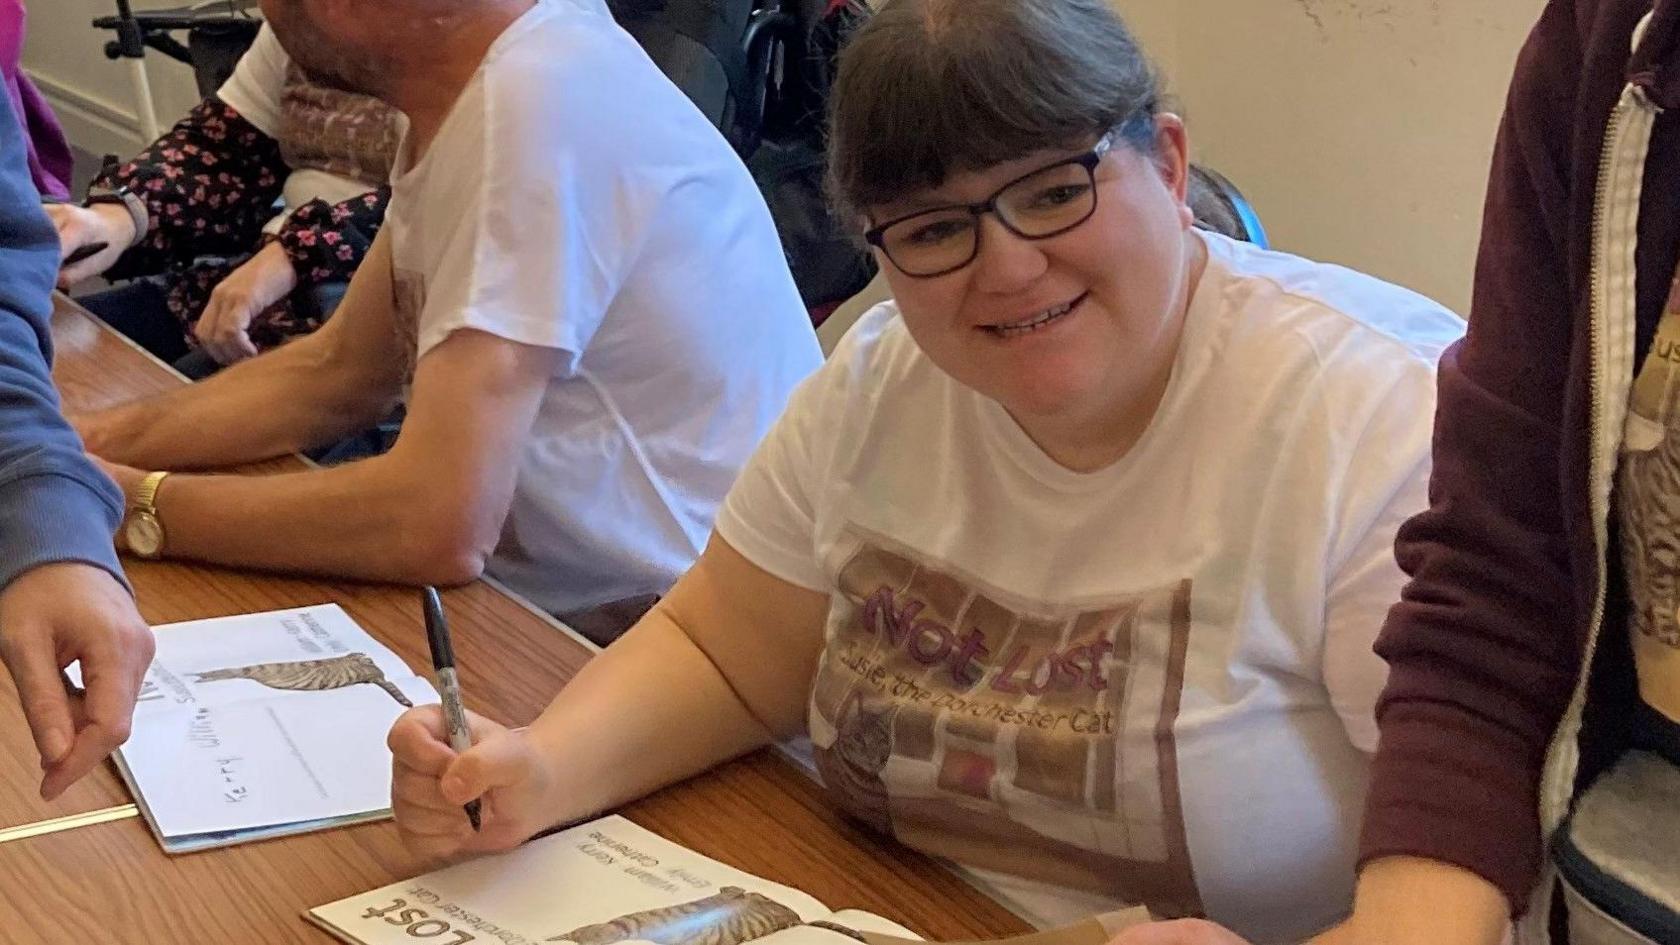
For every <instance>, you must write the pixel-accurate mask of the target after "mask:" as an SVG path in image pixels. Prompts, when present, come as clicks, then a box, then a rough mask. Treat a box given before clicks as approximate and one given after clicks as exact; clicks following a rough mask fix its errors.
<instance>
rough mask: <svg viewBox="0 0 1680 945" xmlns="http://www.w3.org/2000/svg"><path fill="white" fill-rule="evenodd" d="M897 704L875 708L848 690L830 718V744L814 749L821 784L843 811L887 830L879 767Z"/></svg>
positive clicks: (888, 748)
mask: <svg viewBox="0 0 1680 945" xmlns="http://www.w3.org/2000/svg"><path fill="white" fill-rule="evenodd" d="M898 709H899V706H898V703H889V704H887V705H885V706H883V707H881V708H875V707H873V706H871V705H870V700H868V699H867V698H865V697H864V695H863V694H862V693H858V692H854V693H852V695H850V696H849V697H847V699H846V701H845V702H844V703H842V705H841V707H840V714H839V717H838V718H837V719H835V724H834V727H835V737H834V744H833V745H831V746H830V747H829V748H827V749H826V750H818V751H816V752H815V753H814V754H815V757H816V762H817V771H818V773H819V774H821V775H822V780H823V785H824V786H826V787H827V788H828V790H829V791H830V792H831V793H832V794H833V795H834V797H835V798H836V799H837V800H839V801H840V802H841V804H842V805H843V806H844V807H845V809H846V812H847V813H849V814H851V815H852V816H854V817H857V818H858V819H860V820H862V821H863V822H865V823H867V824H869V825H870V826H872V827H874V828H875V829H876V830H880V831H882V832H884V833H891V832H892V812H891V809H890V807H889V804H888V797H887V785H886V782H885V781H884V780H882V778H881V772H882V771H885V770H886V767H887V761H888V760H889V759H891V758H892V748H893V723H894V722H895V721H897V719H898Z"/></svg>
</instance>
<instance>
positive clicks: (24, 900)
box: [0, 299, 1025, 945]
mask: <svg viewBox="0 0 1680 945" xmlns="http://www.w3.org/2000/svg"><path fill="white" fill-rule="evenodd" d="M53 336H54V339H55V341H56V344H57V355H56V356H57V364H56V367H55V370H54V377H55V379H56V380H57V382H58V386H59V389H60V390H61V391H62V393H63V396H64V400H65V403H66V406H67V408H68V409H71V410H87V409H91V408H96V407H100V406H105V405H108V404H112V403H117V402H121V401H126V400H130V399H133V398H135V397H138V396H142V395H145V394H149V393H154V392H157V391H161V390H166V389H168V388H170V387H172V386H174V385H176V384H179V383H181V381H180V379H179V378H178V377H177V376H175V375H174V374H173V372H171V371H169V370H168V369H166V368H164V367H163V366H162V365H161V364H160V363H158V362H157V361H155V360H152V359H151V358H150V357H148V356H147V355H145V354H144V353H142V352H140V351H139V350H138V349H136V348H134V347H132V346H131V345H129V344H128V342H126V341H125V340H124V339H122V338H121V337H119V336H117V335H115V334H114V333H112V332H110V331H109V330H108V329H106V328H105V327H104V326H103V325H101V324H100V323H99V322H97V321H95V320H93V319H92V318H91V317H89V316H88V315H86V314H85V313H84V312H82V311H81V310H79V309H78V308H76V307H75V306H74V305H73V303H70V302H68V301H67V300H62V299H61V301H60V304H59V306H58V311H57V312H56V313H55V316H54V323H53ZM127 565H128V568H129V575H130V577H131V578H132V580H133V582H134V586H135V589H136V591H137V594H138V597H139V603H140V610H141V612H142V613H143V614H144V615H145V617H146V619H147V620H148V621H150V622H152V623H154V624H159V623H168V622H171V621H177V620H189V619H195V618H201V617H215V616H222V615H227V614H235V613H244V612H251V611H262V610H271V609H275V608H280V607H292V606H299V605H306V604H317V603H323V602H328V601H335V602H337V603H339V604H341V605H342V606H343V607H344V608H345V610H347V611H348V612H349V613H350V615H351V616H352V617H354V618H355V619H356V621H357V623H359V624H361V626H362V627H364V628H365V629H366V630H367V631H368V632H370V633H371V634H373V635H374V636H375V637H377V638H378V639H379V640H380V641H381V642H383V643H384V644H386V645H387V646H389V647H391V648H392V649H393V650H395V651H396V652H397V653H398V654H399V655H400V656H402V657H403V659H404V660H406V661H407V662H408V663H409V665H410V666H415V667H425V666H426V665H427V664H428V657H427V652H426V644H425V635H424V634H423V633H422V632H421V630H420V627H421V625H422V624H421V618H420V610H419V606H418V602H417V599H416V595H415V594H414V592H413V591H412V590H410V589H406V588H398V587H391V586H386V585H373V584H361V583H355V582H348V581H322V580H301V579H289V578H279V577H272V576H267V575H257V574H250V573H243V572H236V571H230V570H223V569H218V568H209V567H198V566H188V565H181V564H170V563H148V562H142V561H129V562H127ZM444 601H445V606H446V607H448V609H449V611H450V614H451V618H452V621H451V622H452V626H453V628H454V630H455V645H456V652H457V655H458V657H459V660H460V664H461V667H462V676H463V679H462V685H463V688H464V690H465V691H466V692H467V693H469V694H470V696H469V697H470V699H471V701H472V702H473V706H474V708H476V709H478V710H479V711H481V712H484V713H485V714H487V715H489V716H491V717H493V718H497V719H499V720H501V721H504V722H508V723H514V724H518V723H523V722H526V721H529V720H530V719H531V718H533V717H534V716H535V715H536V713H537V712H538V711H539V710H540V709H541V708H542V706H543V705H544V704H546V702H547V701H548V699H549V697H550V696H551V695H552V694H553V693H554V691H555V690H556V689H557V688H558V687H559V686H560V684H561V683H562V682H563V681H564V680H566V679H568V678H570V676H571V675H572V674H573V673H575V672H576V671H577V670H578V668H579V667H580V666H582V665H583V664H584V663H585V662H586V661H587V660H588V659H589V658H590V654H591V650H590V648H589V647H588V646H587V645H585V644H584V643H582V642H581V640H580V639H578V638H576V637H573V636H571V635H569V633H568V632H567V631H565V630H564V629H563V628H561V627H560V626H559V625H558V624H556V623H555V622H554V621H552V620H550V619H549V618H548V617H546V616H544V615H541V614H539V613H537V612H536V611H534V610H533V609H531V608H530V607H528V606H526V605H524V604H522V603H520V602H518V601H517V600H515V599H514V598H511V597H509V596H508V595H506V594H504V593H502V592H500V591H498V590H496V589H495V588H493V587H492V586H490V585H489V584H486V583H482V582H480V583H477V584H474V585H471V586H469V587H465V588H461V589H458V590H453V591H449V592H447V593H446V594H445V596H444ZM0 750H3V751H4V753H5V757H6V758H7V761H6V763H4V764H0V826H11V825H16V824H23V823H31V822H34V821H38V820H42V819H46V818H49V817H57V816H62V815H64V814H70V813H77V812H81V811H88V810H93V809H97V808H103V807H107V806H110V805H115V804H123V803H126V802H128V800H129V798H128V795H127V792H126V791H125V790H124V788H123V786H122V783H121V782H120V781H119V780H118V778H117V777H116V775H115V773H114V772H113V771H112V770H111V769H110V767H109V766H108V765H107V766H105V767H102V768H101V769H99V770H97V771H95V772H94V773H93V774H92V775H90V776H89V777H87V778H85V779H83V781H82V782H81V783H79V784H77V785H75V786H74V787H72V788H71V789H70V791H69V792H68V793H66V794H65V796H64V797H62V798H60V799H59V801H57V802H56V803H53V804H47V803H45V802H43V801H42V800H40V798H39V796H38V794H37V793H36V788H37V782H38V770H37V763H36V755H35V751H34V747H33V743H32V742H31V741H30V737H29V732H28V728H27V727H26V725H25V724H24V720H23V717H22V713H21V712H20V711H19V709H18V705H17V698H16V690H15V689H14V688H13V687H12V684H11V680H10V678H9V677H6V676H5V675H4V674H0ZM625 813H626V814H627V815H628V816H629V817H630V818H631V819H633V820H635V821H637V822H638V823H640V824H642V825H643V826H645V827H648V828H649V829H651V830H654V831H656V832H658V833H660V834H662V835H664V836H666V837H669V838H671V839H672V840H675V841H677V842H679V843H682V844H684V845H686V846H689V847H691V848H693V849H695V850H698V851H700V852H701V853H704V854H706V855H708V856H711V857H715V858H716V859H719V860H722V861H724V862H726V863H729V864H731V865H733V866H736V867H739V868H741V869H745V870H748V871H750V872H753V873H756V874H758V875H760V876H764V877H766V878H768V879H771V880H775V881H777V882H781V883H786V884H788V885H792V886H797V887H800V888H802V889H805V890H807V891H809V892H810V893H812V894H813V895H815V896H816V897H817V898H818V899H820V900H822V901H823V902H825V903H826V904H828V905H829V906H830V907H833V908H846V907H857V908H863V909H868V910H871V911H874V912H878V913H880V914H882V915H885V916H887V917H889V918H892V919H896V920H898V921H900V922H902V923H904V924H906V925H908V926H909V927H911V928H913V929H915V930H917V931H918V932H920V933H922V934H924V935H926V936H928V937H930V938H934V939H944V940H950V939H962V938H982V937H995V936H1000V935H1005V934H1013V933H1016V932H1019V931H1023V930H1024V929H1025V925H1024V924H1023V923H1022V922H1021V921H1020V920H1019V919H1017V918H1016V917H1014V916H1013V915H1011V914H1010V913H1008V912H1006V911H1005V910H1004V909H1003V908H1002V907H1000V906H998V905H997V904H996V903H994V902H992V901H991V900H989V899H987V898H985V897H984V896H982V895H980V894H979V893H977V892H976V891H975V890H974V889H973V888H972V887H970V886H969V885H968V884H967V883H965V882H963V881H962V880H961V879H959V878H957V877H956V876H954V875H953V874H951V873H949V872H947V871H945V870H944V869H943V868H941V867H940V866H939V865H937V864H935V863H933V862H931V861H929V860H927V859H925V858H923V857H921V856H918V855H916V854H914V853H911V852H909V851H907V850H905V849H903V848H902V847H900V846H898V845H896V844H895V843H893V842H891V841H890V840H884V839H882V838H880V837H878V836H876V835H873V834H870V833H867V832H865V831H863V830H861V829H859V828H857V827H855V826H853V825H852V824H850V823H849V822H846V821H843V820H841V819H840V818H838V817H837V816H836V815H835V814H834V813H833V812H831V811H830V810H829V808H828V807H827V806H826V805H825V803H824V802H823V800H822V798H821V796H820V795H819V793H818V790H817V788H816V787H815V785H813V784H812V783H811V782H810V781H809V780H808V779H807V777H806V776H805V775H804V773H802V772H800V771H798V770H796V769H795V768H794V767H793V766H791V765H789V764H788V763H787V762H786V761H784V760H783V759H782V758H780V757H779V756H777V755H775V754H773V753H770V752H760V753H758V754H756V755H753V756H750V757H748V758H746V759H743V760H741V761H737V762H735V763H732V764H730V765H728V766H726V767H723V768H721V769H718V770H716V771H714V772H712V773H710V774H707V775H704V776H702V777H699V778H696V779H694V780H692V781H690V782H687V783H685V784H682V785H679V786H677V787H674V788H670V789H668V790H665V791H662V792H660V793H659V794H656V795H654V796H652V797H650V798H648V799H646V800H643V801H641V802H640V803H637V804H635V805H633V806H632V807H630V808H629V809H628V810H626V811H625ZM421 869H422V867H421V865H420V864H419V863H418V862H417V861H415V860H414V859H413V858H412V857H410V855H409V854H408V853H407V851H406V850H405V849H404V848H403V847H402V845H401V844H400V843H399V841H398V839H397V832H396V829H395V827H394V826H393V825H392V824H391V823H390V822H388V821H387V822H384V823H378V824H368V825H363V826H359V827H351V828H345V829H340V830H332V831H327V832H324V833H318V834H311V835H306V836H298V837H289V838H284V839H279V840H272V841H268V842H264V843H253V844H246V845H244V846H238V847H229V848H225V849H221V850H212V851H207V852H203V853H194V854H187V855H184V856H169V855H166V854H165V853H163V851H162V850H161V849H160V848H159V847H158V844H157V842H156V841H155V840H154V839H153V838H152V835H151V833H150V831H148V830H147V829H146V826H145V824H144V823H143V822H142V821H140V820H138V819H130V820H123V821H116V822H112V823H106V824H99V825H95V826H89V827H83V828H79V829H75V830H68V831H64V832H60V833H55V834H49V835H45V836H41V837H35V838H32V839H27V840H19V841H16V842H12V843H6V844H0V942H6V943H19V945H35V943H59V942H64V943H72V942H75V943H80V942H100V943H129V942H133V943H148V945H151V943H239V945H243V943H249V942H286V943H294V942H313V943H326V942H330V941H332V939H331V938H330V937H329V936H327V935H326V934H325V933H323V932H320V931H318V930H316V929H314V928H313V927H311V926H309V925H307V924H306V923H305V922H304V920H303V919H302V918H301V917H300V915H301V913H302V911H303V910H305V909H306V908H308V907H310V906H314V905H319V904H321V903H325V902H330V901H332V900H335V899H339V898H342V897H344V896H348V895H352V894H354V893H359V892H363V891H365V890H368V889H371V888H374V887H376V886H380V885H383V884H386V883H390V882H394V881H396V880H398V879H402V878H405V877H407V876H411V875H413V874H415V873H417V872H420V871H421Z"/></svg>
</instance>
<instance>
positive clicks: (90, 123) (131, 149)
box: [25, 70, 151, 156]
mask: <svg viewBox="0 0 1680 945" xmlns="http://www.w3.org/2000/svg"><path fill="white" fill-rule="evenodd" d="M25 72H27V73H28V75H29V78H30V79H31V80H32V81H33V82H34V83H35V86H36V87H37V88H39V89H40V90H41V94H42V95H45V96H46V98H47V101H48V102H51V103H52V107H53V111H55V112H57V113H58V120H59V123H60V124H62V125H63V126H64V134H65V136H66V137H68V138H69V139H70V143H72V144H74V145H76V146H77V147H79V148H82V149H83V150H86V151H89V152H91V153H93V154H119V155H123V156H127V155H131V154H133V153H135V152H136V151H139V150H140V149H141V148H144V147H145V146H146V145H148V144H151V142H150V141H146V140H144V139H143V138H142V137H141V135H140V119H139V116H138V115H136V114H135V112H134V110H133V108H132V107H131V106H121V105H117V104H115V103H113V102H110V101H108V100H106V99H104V98H101V97H98V96H94V95H89V94H87V93H86V92H83V91H81V90H80V89H77V88H74V87H72V86H69V85H66V84H64V83H63V82H60V81H58V80H57V79H54V78H52V77H51V76H47V75H42V74H41V73H40V72H36V71H34V70H25Z"/></svg>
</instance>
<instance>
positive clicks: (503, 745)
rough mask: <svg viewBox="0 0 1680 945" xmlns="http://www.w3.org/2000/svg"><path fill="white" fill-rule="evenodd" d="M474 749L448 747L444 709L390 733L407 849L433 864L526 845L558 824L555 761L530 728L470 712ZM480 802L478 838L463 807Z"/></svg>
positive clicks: (414, 713) (395, 805)
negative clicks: (510, 725) (554, 798)
mask: <svg viewBox="0 0 1680 945" xmlns="http://www.w3.org/2000/svg"><path fill="white" fill-rule="evenodd" d="M467 720H468V724H469V725H470V726H471V728H472V739H473V747H472V748H470V749H468V750H467V751H465V752H462V753H460V754H456V752H455V750H454V749H452V748H450V747H449V735H448V732H447V731H446V729H445V725H444V718H443V710H442V708H441V707H439V706H436V705H423V706H419V707H417V708H413V709H410V710H409V711H407V712H405V713H403V715H402V717H401V718H399V719H397V722H396V724H395V725H393V726H392V727H391V733H390V735H389V736H388V737H387V739H386V741H387V743H388V744H389V745H390V748H391V767H392V770H391V809H392V811H393V812H394V814H395V815H396V819H397V830H398V832H399V833H400V834H401V835H402V839H403V843H405V844H406V845H407V846H408V848H409V849H410V850H412V851H414V852H415V853H416V854H418V855H420V856H422V857H424V858H426V859H428V860H443V859H449V858H452V857H455V856H458V855H461V854H477V853H494V852H499V851H502V850H508V849H511V848H513V847H516V846H518V845H519V844H521V843H523V842H525V841H526V840H527V839H529V838H530V837H531V836H532V835H533V834H535V833H537V832H539V831H541V830H543V829H545V828H547V827H549V826H551V825H552V824H553V823H555V815H556V814H557V813H559V809H558V807H557V806H556V805H555V803H554V802H553V801H552V799H551V798H550V796H549V795H550V794H551V793H552V789H553V787H554V782H555V778H554V777H553V774H552V772H551V770H550V764H551V763H550V761H549V760H548V758H547V756H546V755H545V753H544V752H543V751H542V749H541V748H540V747H539V746H538V745H537V744H536V741H535V739H534V738H533V737H532V736H531V734H530V733H529V732H527V731H526V730H524V729H508V728H506V727H504V726H501V725H498V724H496V723H495V722H492V721H490V720H488V719H486V718H483V717H482V716H478V715H474V714H473V713H471V712H469V713H467ZM474 798H477V799H480V800H481V802H482V810H481V814H482V817H483V825H482V829H480V830H479V831H478V832H476V833H475V832H474V831H473V829H472V826H471V824H469V823H468V822H467V815H466V812H465V811H463V810H462V809H461V806H462V805H463V804H465V803H466V802H468V801H470V800H473V799H474Z"/></svg>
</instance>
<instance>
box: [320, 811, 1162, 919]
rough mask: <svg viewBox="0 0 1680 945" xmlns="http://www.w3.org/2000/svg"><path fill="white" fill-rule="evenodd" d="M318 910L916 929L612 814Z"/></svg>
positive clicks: (378, 915)
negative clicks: (840, 905) (821, 898)
mask: <svg viewBox="0 0 1680 945" xmlns="http://www.w3.org/2000/svg"><path fill="white" fill-rule="evenodd" d="M306 915H307V917H308V919H309V920H310V921H311V922H314V923H315V924H316V925H318V926H320V927H321V928H323V929H325V930H326V931H328V932H330V933H332V934H333V935H334V936H336V937H337V938H339V939H340V940H341V941H344V942H347V943H350V945H413V943H414V942H416V941H426V942H435V943H438V945H469V943H485V945H491V943H495V945H537V943H547V942H571V943H573V945H614V943H617V942H651V943H654V945H744V943H747V942H751V943H753V945H859V943H860V942H862V943H866V945H903V943H906V942H914V941H919V937H918V936H917V935H916V934H915V933H914V932H912V931H910V930H909V929H907V928H905V927H904V926H902V925H899V924H898V923H896V922H893V921H891V920H889V919H886V918H883V917H881V916H879V915H875V914H873V913H869V912H864V911H861V910H857V909H842V910H840V911H831V910H830V909H829V908H828V907H827V906H825V905H823V904H822V903H821V902H818V901H817V900H816V899H814V898H813V897H811V896H810V895H808V894H806V893H804V892H801V891H799V890H797V889H793V888H791V887H788V886H783V885H780V884H778V883H773V882H770V881H769V880H765V879H761V878H759V877H757V876H754V875H752V874H751V873H746V872H742V871H741V870H738V869H735V868H733V867H730V866H727V865H725V864H723V863H719V862H718V861H716V860H713V859H710V858H709V857H705V856H702V855H700V854H699V853H696V852H694V851H693V850H690V849H688V848H686V847H684V846H681V845H679V844H676V843H673V842H671V841H669V840H666V839H665V838H663V837H661V836H659V835H658V834H655V833H653V832H651V831H648V830H646V829H643V828H642V827H639V826H637V825H636V824H634V823H632V822H630V821H629V820H626V819H625V818H623V817H620V816H616V815H613V816H608V817H603V818H601V819H599V820H594V821H591V822H589V823H586V824H581V825H579V826H576V827H571V828H568V829H566V830H563V831H560V832H558V833H554V834H550V835H548V836H546V837H542V838H539V839H537V840H533V841H531V842H529V843H526V844H524V845H523V846H520V847H517V848H515V849H513V850H510V851H508V852H506V853H501V854H497V855H494V856H487V857H483V858H480V859H476V860H469V861H466V862H463V863H458V864H456V865H454V866H449V867H445V868H443V869H440V870H436V871H433V872H430V873H426V874H424V875H421V876H417V877H415V878H414V879H410V880H404V881H402V882H397V883H392V884H390V885H388V886H382V887H380V888H378V889H375V890H372V891H371V892H365V893H361V894H360V895H355V896H351V897H349V898H347V899H340V900H338V901H337V902H332V903H328V904H326V905H324V906H317V907H316V908H314V909H311V910H309V912H308V913H306ZM1140 918H1146V916H1142V915H1139V914H1132V913H1114V914H1111V915H1110V916H1104V917H1098V918H1093V919H1091V920H1088V921H1086V922H1082V923H1078V924H1076V925H1072V926H1067V927H1064V928H1061V929H1055V930H1052V931H1048V932H1040V933H1035V934H1031V935H1026V936H1019V937H1017V938H1016V939H1009V940H1005V941H1008V942H1011V943H1014V945H1103V943H1105V942H1107V941H1108V940H1109V938H1111V937H1112V936H1113V934H1114V933H1115V932H1117V931H1118V930H1119V928H1123V927H1124V926H1125V925H1128V924H1131V923H1133V922H1136V921H1138V920H1139V919H1140Z"/></svg>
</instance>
